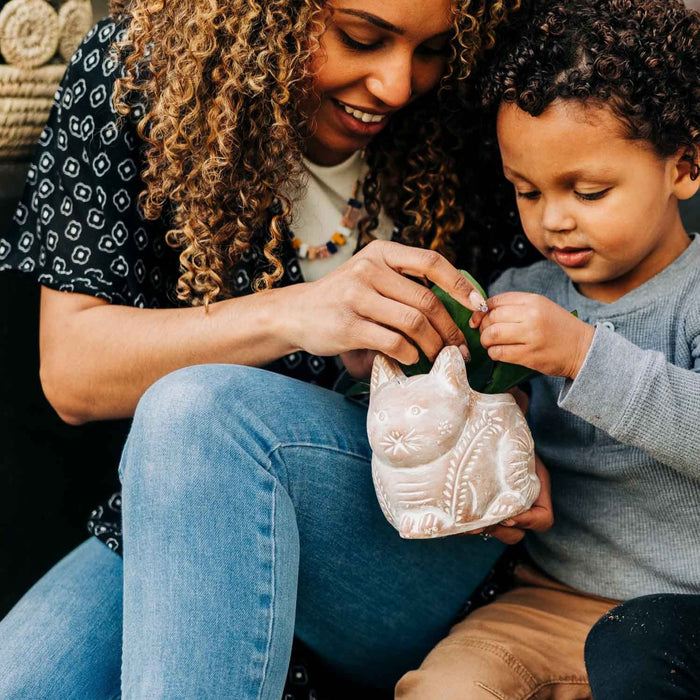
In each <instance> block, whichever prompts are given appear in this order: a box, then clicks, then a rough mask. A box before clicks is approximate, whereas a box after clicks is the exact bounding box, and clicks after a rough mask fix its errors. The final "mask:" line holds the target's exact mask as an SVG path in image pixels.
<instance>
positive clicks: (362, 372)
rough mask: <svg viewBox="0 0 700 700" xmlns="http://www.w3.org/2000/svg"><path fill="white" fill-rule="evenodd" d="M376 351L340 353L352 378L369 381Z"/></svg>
mask: <svg viewBox="0 0 700 700" xmlns="http://www.w3.org/2000/svg"><path fill="white" fill-rule="evenodd" d="M376 356H377V351H376V350H348V351H347V352H341V353H340V359H341V361H342V363H343V365H344V366H345V369H346V370H347V371H348V373H349V374H350V376H351V377H354V378H355V379H362V380H369V378H370V377H371V376H372V365H373V364H374V358H375V357H376Z"/></svg>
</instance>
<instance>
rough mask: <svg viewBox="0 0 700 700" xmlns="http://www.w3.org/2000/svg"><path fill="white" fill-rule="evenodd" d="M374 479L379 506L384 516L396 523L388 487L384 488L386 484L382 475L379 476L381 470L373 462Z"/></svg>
mask: <svg viewBox="0 0 700 700" xmlns="http://www.w3.org/2000/svg"><path fill="white" fill-rule="evenodd" d="M372 479H373V480H374V490H375V491H376V492H377V500H378V501H379V507H380V508H381V509H382V513H384V517H385V518H386V519H387V520H388V521H389V522H390V523H392V524H394V525H396V524H397V521H396V518H395V517H394V512H393V511H392V509H391V506H390V505H389V496H388V494H387V492H386V489H385V488H384V484H383V483H382V480H381V477H380V476H379V472H378V470H377V467H376V465H375V464H374V463H373V464H372Z"/></svg>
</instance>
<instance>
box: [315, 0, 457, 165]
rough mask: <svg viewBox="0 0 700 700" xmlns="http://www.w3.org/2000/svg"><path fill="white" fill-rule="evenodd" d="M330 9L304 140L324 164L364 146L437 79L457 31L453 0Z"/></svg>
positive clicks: (391, 0) (363, 0) (348, 0)
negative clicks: (311, 120)
mask: <svg viewBox="0 0 700 700" xmlns="http://www.w3.org/2000/svg"><path fill="white" fill-rule="evenodd" d="M329 10H330V12H329V13H328V17H327V26H326V31H325V32H324V34H323V36H322V38H321V47H320V50H319V51H318V52H317V53H316V56H315V58H314V66H313V69H314V73H315V86H316V94H317V101H315V104H314V105H313V107H314V108H315V109H316V111H315V130H314V134H313V136H312V137H311V138H310V139H309V140H308V142H307V145H306V152H307V156H308V157H309V158H311V159H312V160H314V161H316V162H318V163H321V164H326V165H331V164H333V163H338V162H341V161H342V160H344V159H345V158H347V157H349V156H350V155H352V153H354V152H355V151H357V150H359V149H361V148H364V147H365V146H366V145H367V144H368V143H369V141H370V140H371V139H372V137H373V136H375V135H376V134H378V133H379V132H380V131H381V130H382V129H383V128H384V127H385V126H386V125H387V123H388V121H389V120H390V119H391V116H392V114H393V113H394V112H396V111H397V110H399V109H401V108H402V107H404V106H405V105H407V104H408V103H409V102H411V101H413V100H414V99H416V98H417V97H420V95H423V94H425V93H426V92H428V91H429V90H431V89H432V88H434V87H435V86H436V85H437V83H438V82H439V80H440V78H441V77H442V75H443V74H444V73H445V70H446V67H447V53H448V49H449V42H450V37H451V34H452V20H451V14H450V12H451V1H450V0H383V1H382V2H381V3H377V2H374V0H336V1H333V2H330V3H329ZM348 110H356V113H355V115H353V114H351V113H348ZM362 113H364V115H367V116H364V115H363V114H362ZM363 116H364V118H363Z"/></svg>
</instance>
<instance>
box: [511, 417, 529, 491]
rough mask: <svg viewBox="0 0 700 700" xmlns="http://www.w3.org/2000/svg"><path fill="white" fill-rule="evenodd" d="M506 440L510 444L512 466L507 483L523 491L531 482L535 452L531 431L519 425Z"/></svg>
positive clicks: (516, 489)
mask: <svg viewBox="0 0 700 700" xmlns="http://www.w3.org/2000/svg"><path fill="white" fill-rule="evenodd" d="M506 440H508V441H509V442H510V445H509V446H508V447H509V463H510V464H511V465H512V471H510V472H509V473H508V475H507V477H506V483H507V484H508V486H510V488H512V489H514V490H515V491H523V490H525V489H526V488H527V485H528V482H529V481H530V460H531V458H532V453H533V450H534V444H533V441H532V436H531V435H530V431H529V430H527V429H525V428H524V426H522V425H519V426H517V428H516V429H515V430H509V431H508V432H507V433H506Z"/></svg>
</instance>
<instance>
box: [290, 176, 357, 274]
mask: <svg viewBox="0 0 700 700" xmlns="http://www.w3.org/2000/svg"><path fill="white" fill-rule="evenodd" d="M359 189H360V183H359V181H358V182H356V183H355V187H354V188H353V191H352V196H351V197H350V198H349V199H348V207H347V209H346V210H345V214H344V215H343V218H342V219H341V222H340V226H338V228H337V229H336V231H335V233H334V234H333V235H332V236H331V238H330V240H329V241H326V243H325V244H324V245H321V246H310V245H308V244H307V243H302V242H301V240H299V239H298V238H297V237H296V236H295V235H294V232H292V231H290V235H291V238H292V246H293V248H294V250H295V251H296V252H297V257H299V258H301V259H302V260H303V259H307V258H308V259H309V260H316V259H317V258H318V259H323V258H329V257H330V256H331V255H333V254H334V253H337V252H338V249H339V248H342V247H343V246H344V245H345V244H346V243H347V242H348V238H349V237H350V236H352V234H353V231H354V229H355V226H356V224H357V222H358V221H359V219H360V216H361V213H362V202H360V201H359V200H358V199H357V198H356V196H357V193H358V191H359Z"/></svg>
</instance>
